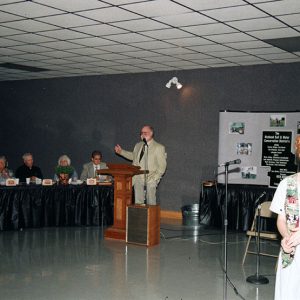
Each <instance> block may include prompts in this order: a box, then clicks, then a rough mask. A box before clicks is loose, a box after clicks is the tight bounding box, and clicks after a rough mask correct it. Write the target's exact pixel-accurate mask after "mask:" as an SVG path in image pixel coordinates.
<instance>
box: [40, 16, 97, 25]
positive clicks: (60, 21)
mask: <svg viewBox="0 0 300 300" xmlns="http://www.w3.org/2000/svg"><path fill="white" fill-rule="evenodd" d="M38 20H40V21H42V22H45V23H49V24H53V25H57V26H61V27H65V28H69V27H79V26H84V25H92V24H97V22H95V21H93V20H90V19H87V18H84V17H81V16H77V15H73V14H63V15H58V16H51V17H44V18H39V19H38Z"/></svg>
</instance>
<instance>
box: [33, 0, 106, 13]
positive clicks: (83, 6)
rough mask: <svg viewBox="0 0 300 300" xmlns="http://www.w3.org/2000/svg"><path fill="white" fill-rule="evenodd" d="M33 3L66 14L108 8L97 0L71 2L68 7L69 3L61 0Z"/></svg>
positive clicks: (38, 0)
mask: <svg viewBox="0 0 300 300" xmlns="http://www.w3.org/2000/svg"><path fill="white" fill-rule="evenodd" d="M33 2H35V3H40V4H44V5H47V6H51V7H54V8H58V9H62V10H64V11H68V12H75V11H81V10H87V9H95V8H101V7H107V6H109V4H106V3H103V2H100V1H98V0H88V1H82V0H72V4H71V5H70V1H62V0H33Z"/></svg>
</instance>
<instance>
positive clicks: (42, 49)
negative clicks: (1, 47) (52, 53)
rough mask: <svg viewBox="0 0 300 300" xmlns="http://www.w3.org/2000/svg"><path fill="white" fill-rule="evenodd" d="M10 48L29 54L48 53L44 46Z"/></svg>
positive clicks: (27, 45) (28, 45)
mask: <svg viewBox="0 0 300 300" xmlns="http://www.w3.org/2000/svg"><path fill="white" fill-rule="evenodd" d="M12 48H13V49H15V50H18V51H24V52H29V53H40V52H45V51H49V48H46V47H44V46H39V45H30V44H26V45H20V46H14V47H12Z"/></svg>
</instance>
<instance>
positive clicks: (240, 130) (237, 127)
mask: <svg viewBox="0 0 300 300" xmlns="http://www.w3.org/2000/svg"><path fill="white" fill-rule="evenodd" d="M229 133H230V134H244V133H245V123H244V122H231V123H229Z"/></svg>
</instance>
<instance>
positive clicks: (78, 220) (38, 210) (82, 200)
mask: <svg viewBox="0 0 300 300" xmlns="http://www.w3.org/2000/svg"><path fill="white" fill-rule="evenodd" d="M113 203H114V199H113V187H112V186H87V185H80V186H79V185H78V186H76V185H67V186H62V185H53V186H41V185H21V186H16V187H6V186H1V187H0V230H12V229H20V228H35V227H48V226H80V225H85V226H90V225H101V224H102V215H103V222H104V224H105V225H111V224H112V223H113Z"/></svg>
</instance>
